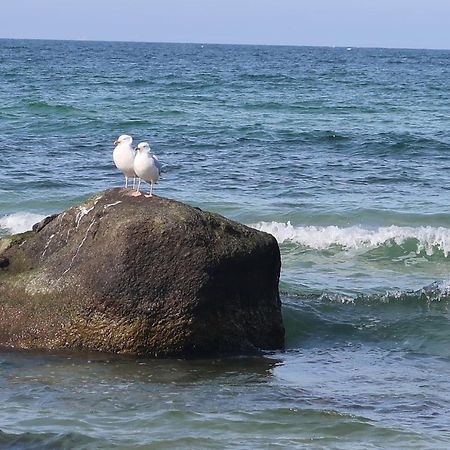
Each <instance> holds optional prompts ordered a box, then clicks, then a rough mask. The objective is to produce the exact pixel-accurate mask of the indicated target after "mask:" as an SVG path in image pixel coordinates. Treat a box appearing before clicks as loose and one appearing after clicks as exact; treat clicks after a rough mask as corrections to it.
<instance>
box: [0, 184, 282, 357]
mask: <svg viewBox="0 0 450 450" xmlns="http://www.w3.org/2000/svg"><path fill="white" fill-rule="evenodd" d="M1 259H3V260H4V261H6V260H8V262H9V265H7V266H5V268H4V269H2V271H0V346H3V347H20V348H42V349H44V348H46V349H49V348H50V349H55V348H71V349H77V350H79V349H89V350H99V351H107V352H119V353H128V354H138V355H148V356H184V357H192V356H200V355H202V356H204V355H208V356H213V355H219V354H229V353H249V352H255V351H256V350H257V349H280V348H283V345H284V328H283V324H282V318H281V306H280V299H279V294H278V280H279V273H280V253H279V249H278V245H277V243H276V241H275V239H274V238H273V236H271V235H269V234H266V233H262V232H260V231H256V230H253V229H251V228H249V227H246V226H244V225H240V224H238V223H236V222H233V221H231V220H228V219H225V218H223V217H221V216H219V215H217V214H212V213H209V212H204V211H202V210H200V209H198V208H193V207H191V206H188V205H185V204H183V203H179V202H176V201H173V200H168V199H164V198H160V197H156V196H154V197H153V198H150V199H149V198H145V197H143V196H142V197H138V198H135V197H131V196H130V191H127V190H124V189H112V190H108V191H106V192H103V193H100V194H98V195H96V196H95V197H93V198H91V199H90V200H88V201H87V202H85V203H84V204H82V205H79V206H74V207H72V208H70V209H68V210H67V211H65V212H63V213H61V214H59V215H57V216H53V217H52V218H51V219H48V220H44V221H43V222H41V223H40V224H39V225H38V226H36V227H34V231H33V232H28V233H24V234H22V235H16V236H13V237H9V238H8V239H7V240H3V244H2V242H1V241H0V260H1Z"/></svg>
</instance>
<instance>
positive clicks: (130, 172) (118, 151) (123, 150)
mask: <svg viewBox="0 0 450 450" xmlns="http://www.w3.org/2000/svg"><path fill="white" fill-rule="evenodd" d="M132 142H133V138H132V137H131V136H128V134H122V136H119V138H118V139H117V140H116V141H114V145H115V146H116V147H115V148H114V151H113V160H114V164H115V165H116V167H117V168H118V169H119V170H120V171H121V172H122V173H123V174H124V176H125V187H126V188H127V187H128V178H129V177H136V174H135V173H134V157H135V153H134V150H133V147H132V145H131V144H132ZM134 183H135V180H134V179H133V187H134Z"/></svg>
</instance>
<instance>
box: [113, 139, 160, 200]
mask: <svg viewBox="0 0 450 450" xmlns="http://www.w3.org/2000/svg"><path fill="white" fill-rule="evenodd" d="M132 143H133V138H132V137H131V136H128V134H122V136H120V137H119V138H118V139H117V140H116V141H114V145H115V146H116V147H115V148H114V151H113V160H114V164H115V165H116V167H117V168H118V169H119V170H120V171H121V172H122V173H123V174H124V176H125V188H128V178H131V177H133V188H134V187H135V181H136V180H135V178H136V177H138V178H139V181H138V185H137V189H136V191H135V192H133V193H132V194H131V195H133V196H134V197H138V196H140V195H141V191H140V188H141V180H144V181H146V182H147V183H149V184H150V193H149V194H148V195H145V197H151V196H152V194H153V184H156V183H157V182H158V179H159V175H160V174H161V163H160V162H159V161H158V158H157V157H156V156H155V155H153V154H152V153H151V150H150V145H149V144H148V142H141V143H140V144H139V145H138V146H137V147H136V148H133V147H132V145H131V144H132Z"/></svg>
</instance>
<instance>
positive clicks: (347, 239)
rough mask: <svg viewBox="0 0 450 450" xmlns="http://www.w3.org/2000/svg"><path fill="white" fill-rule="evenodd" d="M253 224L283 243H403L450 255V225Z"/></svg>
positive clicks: (371, 246)
mask: <svg viewBox="0 0 450 450" xmlns="http://www.w3.org/2000/svg"><path fill="white" fill-rule="evenodd" d="M251 226H252V227H253V228H256V229H257V230H261V231H265V232H267V233H270V234H273V235H274V236H275V238H276V239H277V241H278V242H279V243H280V244H283V243H295V244H298V245H301V246H304V247H308V248H311V249H314V250H326V249H330V248H333V247H340V248H341V249H343V250H350V249H368V250H370V249H374V248H377V247H381V246H401V247H405V249H406V250H409V251H415V252H416V253H422V252H425V253H426V254H427V255H428V256H431V255H433V253H434V252H435V251H439V252H442V253H443V254H444V256H445V257H448V255H449V254H450V228H444V227H430V226H421V227H399V226H396V225H391V226H389V227H379V228H376V229H373V230H371V229H367V228H363V227H361V226H351V227H338V226H334V225H331V226H326V227H319V226H294V225H292V224H291V223H290V222H287V223H279V222H259V223H256V224H253V225H251Z"/></svg>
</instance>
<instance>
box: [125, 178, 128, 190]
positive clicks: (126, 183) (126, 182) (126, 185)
mask: <svg viewBox="0 0 450 450" xmlns="http://www.w3.org/2000/svg"><path fill="white" fill-rule="evenodd" d="M127 188H128V177H127V176H125V189H127Z"/></svg>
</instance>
